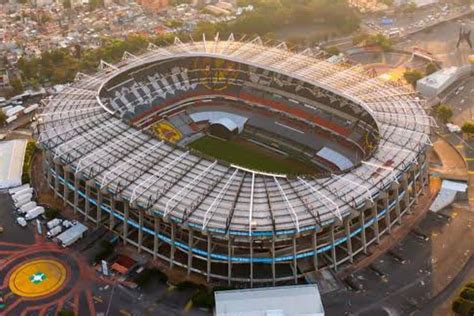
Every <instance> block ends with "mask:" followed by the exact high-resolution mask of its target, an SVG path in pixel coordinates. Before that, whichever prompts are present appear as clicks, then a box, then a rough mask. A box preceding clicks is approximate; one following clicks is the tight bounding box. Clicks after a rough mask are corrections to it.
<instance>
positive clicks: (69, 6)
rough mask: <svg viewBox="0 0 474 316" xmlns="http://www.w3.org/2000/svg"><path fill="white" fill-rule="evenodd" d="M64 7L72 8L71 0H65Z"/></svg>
mask: <svg viewBox="0 0 474 316" xmlns="http://www.w3.org/2000/svg"><path fill="white" fill-rule="evenodd" d="M63 7H64V9H71V7H72V5H71V0H63Z"/></svg>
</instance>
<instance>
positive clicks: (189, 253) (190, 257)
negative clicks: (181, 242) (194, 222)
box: [187, 229, 194, 276]
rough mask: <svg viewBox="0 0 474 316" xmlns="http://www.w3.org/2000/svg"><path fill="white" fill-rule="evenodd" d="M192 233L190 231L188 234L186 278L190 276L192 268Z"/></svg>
mask: <svg viewBox="0 0 474 316" xmlns="http://www.w3.org/2000/svg"><path fill="white" fill-rule="evenodd" d="M193 238H194V231H193V230H192V229H190V230H189V232H188V247H189V249H188V272H187V274H188V276H189V275H191V268H192V266H193V246H194V241H193Z"/></svg>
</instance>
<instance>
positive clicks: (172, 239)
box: [170, 222, 176, 268]
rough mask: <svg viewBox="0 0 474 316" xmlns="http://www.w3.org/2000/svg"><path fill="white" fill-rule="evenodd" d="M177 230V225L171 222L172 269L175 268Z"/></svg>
mask: <svg viewBox="0 0 474 316" xmlns="http://www.w3.org/2000/svg"><path fill="white" fill-rule="evenodd" d="M175 235H176V229H175V224H174V223H173V222H171V253H170V268H172V267H173V266H174V252H175V250H176V245H175V242H176V239H175V238H176V236H175Z"/></svg>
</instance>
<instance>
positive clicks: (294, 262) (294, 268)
mask: <svg viewBox="0 0 474 316" xmlns="http://www.w3.org/2000/svg"><path fill="white" fill-rule="evenodd" d="M293 278H294V279H295V284H298V262H297V260H296V236H293Z"/></svg>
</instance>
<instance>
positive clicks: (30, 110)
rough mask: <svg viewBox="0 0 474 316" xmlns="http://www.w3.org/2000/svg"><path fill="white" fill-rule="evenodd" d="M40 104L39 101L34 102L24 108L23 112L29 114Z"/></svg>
mask: <svg viewBox="0 0 474 316" xmlns="http://www.w3.org/2000/svg"><path fill="white" fill-rule="evenodd" d="M38 107H39V105H38V103H35V104H32V105H30V106H28V107H27V108H26V109H24V110H23V113H25V114H28V113H30V112H33V111H34V110H36V109H38Z"/></svg>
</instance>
